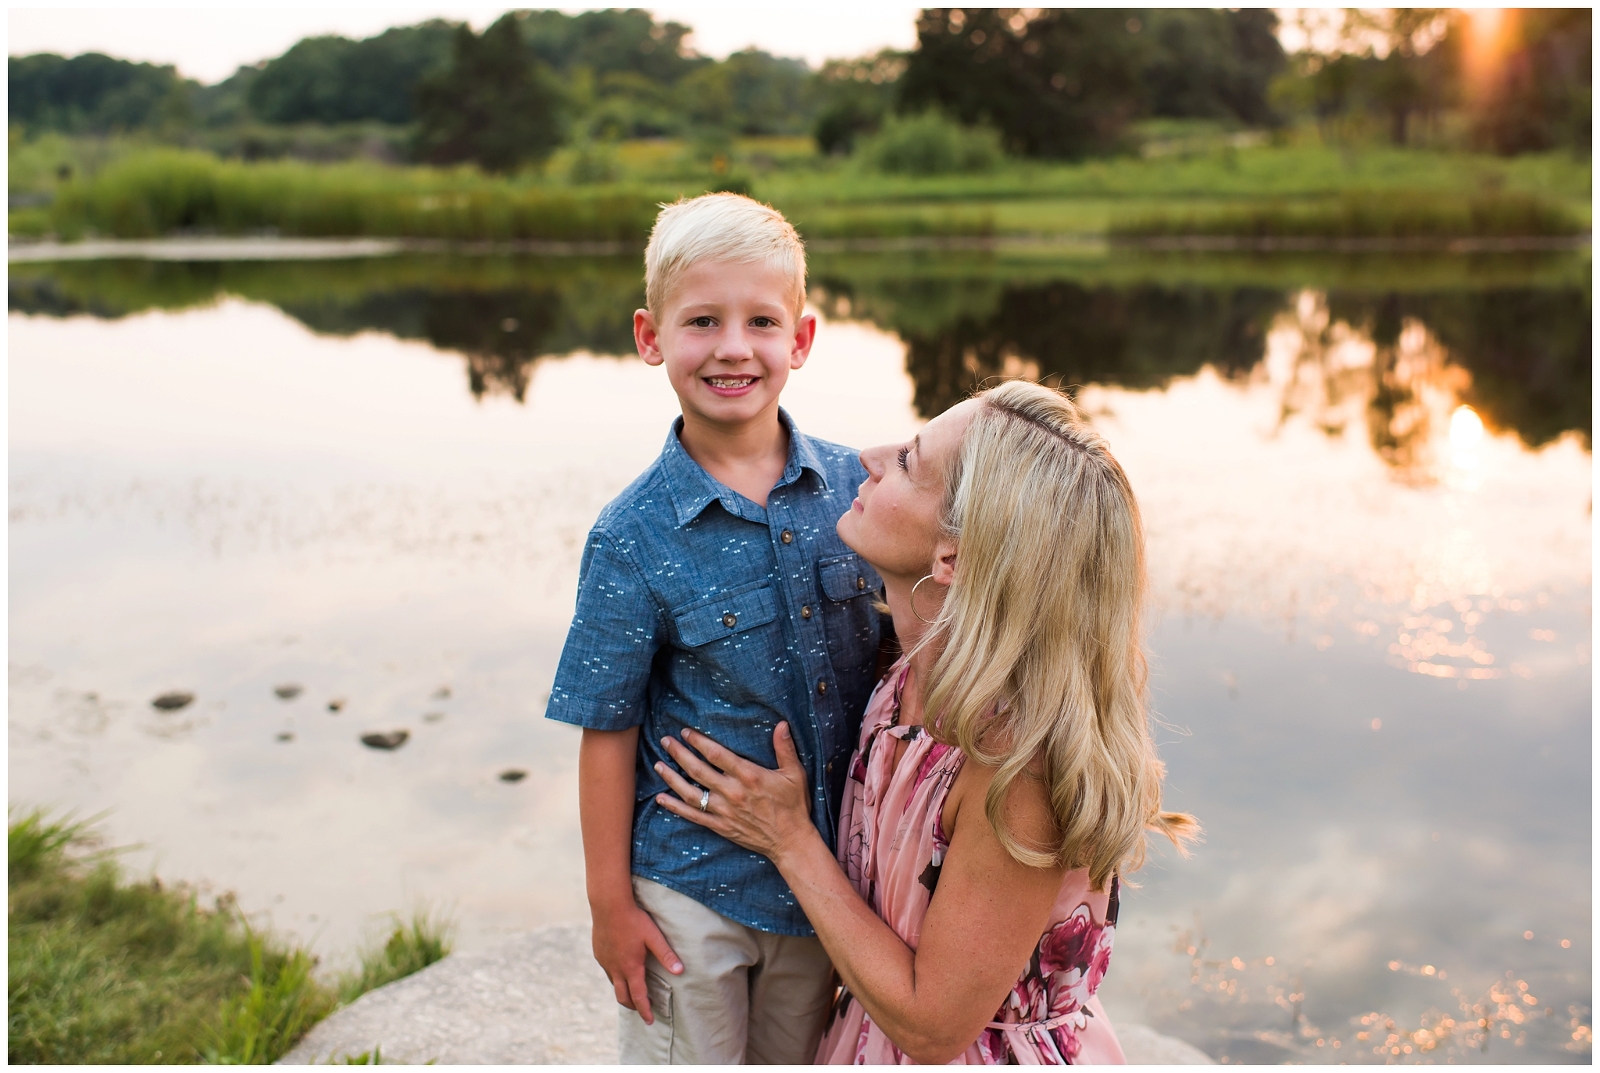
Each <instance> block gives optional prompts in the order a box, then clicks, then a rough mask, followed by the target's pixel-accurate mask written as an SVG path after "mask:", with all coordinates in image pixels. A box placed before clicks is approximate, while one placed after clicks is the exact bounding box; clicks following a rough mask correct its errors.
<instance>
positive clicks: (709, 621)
mask: <svg viewBox="0 0 1600 1073" xmlns="http://www.w3.org/2000/svg"><path fill="white" fill-rule="evenodd" d="M777 617H778V601H777V597H776V596H775V595H774V594H773V591H772V585H771V583H770V582H759V583H757V584H755V585H746V586H744V587H743V588H739V589H733V590H731V591H729V592H724V593H718V594H717V595H716V596H712V597H709V598H707V599H704V600H697V601H695V602H694V603H692V604H688V605H686V606H684V607H680V608H678V609H676V610H675V611H673V612H672V621H673V623H674V625H676V627H677V630H678V640H679V642H680V643H681V644H682V645H683V646H684V647H685V648H701V647H703V646H705V645H709V644H711V643H712V642H714V641H724V642H727V643H728V645H729V646H731V647H734V648H743V647H744V646H745V644H746V643H747V642H748V641H750V640H751V638H750V637H745V636H741V635H744V634H746V633H747V632H748V631H750V630H754V629H755V628H756V627H757V626H765V625H767V624H768V623H770V622H772V620H773V619H775V618H777ZM758 632H759V633H763V634H764V633H770V632H771V631H758Z"/></svg>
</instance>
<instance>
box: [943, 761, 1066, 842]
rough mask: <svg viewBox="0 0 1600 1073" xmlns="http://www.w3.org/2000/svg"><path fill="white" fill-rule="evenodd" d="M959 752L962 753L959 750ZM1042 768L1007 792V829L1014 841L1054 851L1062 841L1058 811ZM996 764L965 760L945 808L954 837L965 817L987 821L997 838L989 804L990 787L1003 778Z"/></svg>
mask: <svg viewBox="0 0 1600 1073" xmlns="http://www.w3.org/2000/svg"><path fill="white" fill-rule="evenodd" d="M957 751H958V752H959V750H957ZM1040 771H1041V768H1040V765H1038V764H1029V765H1028V766H1027V767H1025V768H1024V769H1023V770H1022V771H1021V772H1019V773H1018V774H1017V776H1016V777H1015V778H1013V779H1012V780H1011V785H1010V786H1008V787H1007V788H1006V797H1005V812H1004V816H1005V825H1006V828H1007V830H1009V831H1010V832H1011V834H1012V836H1013V837H1015V838H1017V839H1018V840H1019V841H1021V842H1022V843H1023V844H1024V845H1030V846H1038V847H1045V848H1047V849H1053V848H1054V846H1055V845H1056V843H1057V842H1058V841H1059V838H1060V831H1059V829H1058V827H1057V825H1056V819H1055V810H1054V808H1052V807H1051V804H1050V792H1049V787H1048V786H1047V784H1046V783H1045V780H1044V779H1043V778H1041V777H1040ZM999 772H1000V768H999V766H998V765H996V764H990V763H985V762H984V761H983V760H982V759H980V758H977V757H965V758H964V762H963V763H962V765H961V769H960V771H959V772H958V773H957V775H956V778H955V782H954V783H953V784H952V786H951V787H950V796H949V799H948V801H947V802H946V804H945V815H946V824H947V825H948V826H947V828H946V830H947V831H949V832H950V833H951V834H952V835H953V833H954V831H955V829H956V826H957V825H959V824H960V823H961V822H962V820H961V817H962V814H963V813H967V814H969V815H970V816H976V817H979V818H981V819H982V820H983V827H984V828H986V829H988V831H989V832H990V834H991V835H992V836H994V837H996V838H997V839H998V836H997V835H994V832H993V828H992V826H991V825H990V824H989V822H988V810H987V807H986V806H987V800H988V796H989V786H990V784H991V783H993V782H994V780H995V777H996V776H997V775H998V774H999Z"/></svg>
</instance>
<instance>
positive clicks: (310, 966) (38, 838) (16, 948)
mask: <svg viewBox="0 0 1600 1073" xmlns="http://www.w3.org/2000/svg"><path fill="white" fill-rule="evenodd" d="M7 850H8V875H7V880H8V883H7V889H8V896H9V900H8V905H7V953H8V961H9V964H8V981H7V982H8V992H7V994H8V999H7V1020H8V1043H7V1059H8V1061H10V1062H13V1063H52V1064H81V1063H128V1062H136V1063H186V1062H187V1063H194V1062H208V1063H223V1064H245V1065H250V1064H264V1063H270V1062H273V1061H275V1060H277V1059H278V1058H280V1057H281V1056H282V1055H283V1054H285V1053H286V1052H287V1051H288V1050H289V1049H290V1048H291V1047H292V1046H294V1044H295V1043H296V1042H297V1041H298V1040H299V1039H300V1038H301V1037H302V1036H303V1035H305V1033H306V1032H307V1031H308V1030H309V1029H310V1028H311V1026H312V1025H314V1024H316V1022H317V1021H319V1020H321V1019H322V1018H323V1017H325V1016H327V1015H328V1014H329V1013H331V1012H332V1011H333V1010H334V1009H335V1008H336V1007H337V1006H338V1005H339V1004H340V1003H341V1002H348V1001H350V1000H351V999H353V998H355V997H356V996H357V995H360V994H362V993H363V992H365V991H368V990H371V989H372V988H374V987H378V986H381V985H382V984H385V983H388V982H390V981H392V980H396V979H399V978H400V977H402V976H404V975H407V974H408V973H411V972H414V971H416V970H417V969H419V968H422V967H423V966H424V965H427V964H429V963H431V962H433V961H437V960H439V958H441V957H443V956H444V955H445V953H447V952H448V947H447V944H446V942H445V940H444V937H443V934H442V932H441V929H440V928H439V927H438V926H437V925H434V924H432V923H430V922H429V921H427V920H426V919H424V918H419V919H417V920H415V921H413V922H411V923H410V924H408V925H397V926H396V928H395V930H394V932H393V934H392V935H391V936H390V937H389V939H388V941H387V942H386V943H384V944H383V945H381V946H378V947H374V948H373V949H370V950H368V951H366V952H364V953H363V955H362V958H361V967H360V968H359V969H357V970H354V971H352V972H350V973H347V974H345V975H343V976H341V977H339V978H338V979H336V980H334V981H333V982H331V983H330V982H327V981H324V980H322V979H320V978H319V977H318V976H317V975H315V974H314V972H313V970H314V968H315V964H316V962H315V959H314V958H313V957H312V956H311V955H310V954H308V953H306V952H305V951H304V950H301V949H297V948H295V947H293V946H290V945H288V944H285V943H283V942H281V941H280V940H277V939H275V938H274V937H272V936H271V935H268V934H264V933H261V932H257V931H254V930H252V929H251V928H250V927H249V925H248V924H247V923H246V922H245V921H244V920H243V918H242V917H241V915H240V914H239V912H238V910H237V908H236V907H235V906H234V904H233V903H232V901H231V900H230V899H228V898H227V897H223V898H221V899H218V900H216V901H215V902H214V903H213V904H212V905H209V906H208V905H205V904H202V902H201V901H200V899H199V896H198V895H197V894H196V893H195V892H194V891H192V890H189V889H187V888H184V887H171V886H165V885H163V884H162V883H161V882H160V881H159V880H156V879H149V880H135V879H132V878H130V877H128V876H126V875H124V874H123V872H122V871H121V870H120V869H119V867H118V865H117V863H116V861H115V859H114V856H113V855H112V854H110V853H108V852H106V851H104V850H102V849H99V848H98V846H97V842H96V839H95V837H94V834H93V832H92V830H91V829H90V828H88V827H86V826H84V825H81V824H75V823H71V822H67V821H63V820H59V819H51V818H50V817H48V816H47V815H46V814H44V813H43V812H39V811H34V812H29V813H26V814H24V815H22V816H21V817H20V818H16V817H13V818H12V819H11V820H10V822H9V823H8V830H7Z"/></svg>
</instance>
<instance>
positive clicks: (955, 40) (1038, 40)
mask: <svg viewBox="0 0 1600 1073" xmlns="http://www.w3.org/2000/svg"><path fill="white" fill-rule="evenodd" d="M1144 52H1145V49H1144V47H1143V45H1142V42H1141V41H1140V38H1139V35H1138V27H1137V26H1136V25H1135V24H1134V22H1133V21H1132V17H1130V15H1129V14H1128V13H1127V12H1126V11H1115V10H1108V9H1086V8H1078V9H1059V8H1052V9H1046V10H1043V11H1039V12H1036V13H1030V12H1028V11H1024V10H1020V9H1012V8H998V9H995V8H929V9H925V10H924V11H923V12H922V13H921V14H920V15H919V16H918V18H917V48H916V51H914V52H913V53H912V54H911V55H910V57H908V60H907V66H906V72H905V75H904V76H903V77H902V78H901V79H900V108H901V110H902V111H909V112H920V111H923V110H924V109H926V108H929V107H935V108H938V109H940V110H941V111H944V112H946V113H947V114H949V115H952V116H954V117H956V118H957V119H959V120H961V121H962V122H964V123H978V122H987V123H989V124H991V125H992V126H994V127H995V128H997V129H998V130H999V131H1000V133H1001V136H1002V137H1003V138H1004V139H1005V142H1006V148H1008V149H1009V150H1011V151H1012V152H1015V153H1019V154H1023V155H1027V156H1036V157H1067V158H1070V157H1078V156H1082V155H1084V154H1086V153H1090V152H1095V151H1103V150H1108V149H1111V148H1113V147H1115V146H1116V145H1117V144H1118V143H1119V141H1120V140H1121V138H1122V136H1123V132H1124V130H1125V128H1126V127H1127V124H1128V123H1129V122H1130V121H1131V120H1132V119H1134V118H1135V117H1136V116H1137V115H1138V114H1139V113H1140V111H1141V106H1142V96H1143V95H1142V90H1141V86H1140V82H1139V72H1140V68H1141V65H1142V60H1143V57H1144Z"/></svg>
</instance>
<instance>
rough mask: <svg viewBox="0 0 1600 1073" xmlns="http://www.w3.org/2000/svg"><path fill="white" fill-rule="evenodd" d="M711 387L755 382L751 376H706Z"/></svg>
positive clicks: (736, 385) (739, 385)
mask: <svg viewBox="0 0 1600 1073" xmlns="http://www.w3.org/2000/svg"><path fill="white" fill-rule="evenodd" d="M706 379H707V380H709V381H711V386H712V387H744V386H745V385H746V384H752V383H754V382H755V379H756V378H755V377H753V376H708V377H706Z"/></svg>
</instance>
